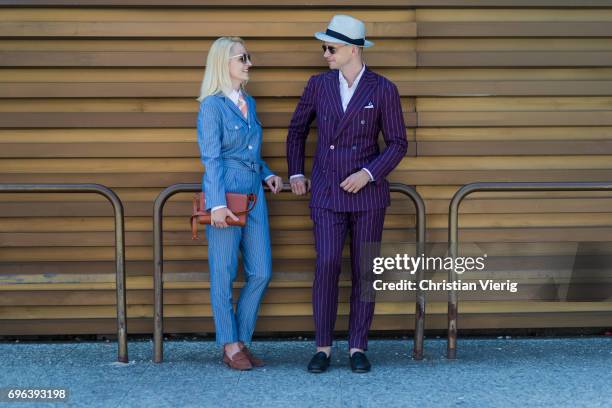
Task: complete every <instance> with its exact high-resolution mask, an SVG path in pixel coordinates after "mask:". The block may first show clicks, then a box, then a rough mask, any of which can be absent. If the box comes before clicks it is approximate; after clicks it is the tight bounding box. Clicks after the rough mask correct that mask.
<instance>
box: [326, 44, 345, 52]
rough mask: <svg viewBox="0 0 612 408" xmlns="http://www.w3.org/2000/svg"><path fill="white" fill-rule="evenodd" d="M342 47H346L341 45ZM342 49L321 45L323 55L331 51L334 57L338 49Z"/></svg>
mask: <svg viewBox="0 0 612 408" xmlns="http://www.w3.org/2000/svg"><path fill="white" fill-rule="evenodd" d="M340 47H344V45H341V46H340ZM340 47H332V46H329V45H325V44H323V45H321V48H323V54H325V53H326V52H327V51H329V53H330V54H332V55H334V54H335V53H336V51H338V48H340Z"/></svg>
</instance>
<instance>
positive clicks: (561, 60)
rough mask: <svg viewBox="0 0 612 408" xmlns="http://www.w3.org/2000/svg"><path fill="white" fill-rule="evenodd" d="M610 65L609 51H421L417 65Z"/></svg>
mask: <svg viewBox="0 0 612 408" xmlns="http://www.w3.org/2000/svg"><path fill="white" fill-rule="evenodd" d="M610 66H612V52H610V51H457V52H452V51H450V52H446V51H439V52H434V51H432V52H427V51H422V52H419V53H418V54H417V67H551V68H552V67H610Z"/></svg>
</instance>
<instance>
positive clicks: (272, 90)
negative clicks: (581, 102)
mask: <svg viewBox="0 0 612 408" xmlns="http://www.w3.org/2000/svg"><path fill="white" fill-rule="evenodd" d="M394 83H395V85H396V86H397V87H398V90H399V92H400V95H402V96H483V95H487V96H515V95H516V96H540V95H550V96H607V95H610V94H612V81H607V80H592V81H588V80H580V81H571V80H562V81H548V80H533V81H499V80H497V81H394ZM304 84H305V83H304V82H301V81H300V82H297V81H291V82H290V81H278V82H267V81H265V82H263V81H262V82H256V81H251V82H249V93H250V94H251V95H253V96H254V97H256V98H257V97H280V96H284V97H299V96H300V95H301V94H302V91H303V90H304ZM198 86H199V83H197V82H130V83H125V82H71V83H70V86H67V84H66V83H62V82H58V83H49V82H5V83H2V88H0V98H87V97H96V98H161V97H164V98H179V97H194V98H195V97H197V89H198Z"/></svg>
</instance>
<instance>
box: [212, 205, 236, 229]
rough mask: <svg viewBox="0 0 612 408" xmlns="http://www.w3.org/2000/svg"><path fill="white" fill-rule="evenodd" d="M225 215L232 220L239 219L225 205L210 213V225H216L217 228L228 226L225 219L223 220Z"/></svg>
mask: <svg viewBox="0 0 612 408" xmlns="http://www.w3.org/2000/svg"><path fill="white" fill-rule="evenodd" d="M227 217H230V218H231V219H232V220H234V221H238V220H239V218H238V217H236V216H235V215H234V213H233V212H232V210H230V209H229V208H227V207H224V208H217V209H216V210H215V211H213V212H212V214H211V215H210V220H211V224H212V226H213V227H217V228H227V227H228V226H229V225H228V224H227V221H226V220H225V219H226V218H227Z"/></svg>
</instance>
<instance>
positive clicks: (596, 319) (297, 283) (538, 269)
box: [0, 0, 612, 335]
mask: <svg viewBox="0 0 612 408" xmlns="http://www.w3.org/2000/svg"><path fill="white" fill-rule="evenodd" d="M336 13H350V14H352V15H354V16H356V17H358V18H361V19H363V20H364V21H366V22H367V25H368V32H369V35H370V37H372V38H373V40H374V41H375V42H376V46H375V47H374V48H372V49H371V50H367V51H366V61H367V63H368V64H369V65H370V66H371V67H372V68H373V69H375V70H376V71H377V72H380V73H381V74H383V75H385V76H387V77H388V78H390V79H391V80H393V81H394V82H395V83H396V84H397V85H398V87H399V89H400V93H401V95H402V104H403V108H404V116H405V119H406V123H407V129H406V134H407V137H408V139H409V141H410V150H409V152H408V154H407V156H406V158H405V159H404V160H403V161H402V163H401V164H400V165H399V167H398V168H397V170H396V171H394V172H393V173H392V175H391V176H390V180H392V181H399V182H404V183H408V184H413V185H416V186H417V188H418V190H419V192H420V193H421V194H422V195H423V197H424V198H425V199H426V202H427V209H428V215H427V217H428V219H427V222H428V227H429V228H428V237H429V240H430V241H431V242H432V243H434V248H433V250H434V252H437V253H440V254H442V253H443V251H444V248H445V244H444V243H445V242H446V226H447V211H448V203H449V200H450V197H451V196H452V194H453V193H454V191H456V190H457V188H458V187H459V186H460V185H462V184H464V183H469V182H474V181H564V180H568V181H569V180H571V181H610V180H612V41H610V39H611V38H610V37H612V1H604V0H600V1H582V2H577V1H570V0H557V1H553V0H533V1H504V0H487V1H473V0H446V1H444V0H439V1H412V0H404V1H395V0H388V1H383V2H367V1H361V0H352V1H343V2H337V4H336V5H335V6H334V5H333V4H331V5H330V2H327V1H309V2H304V1H298V0H291V1H286V2H283V7H282V8H281V7H278V3H277V2H270V1H263V0H243V1H238V0H229V1H227V2H225V3H224V6H223V7H219V6H218V2H211V1H203V0H197V1H196V0H177V1H173V2H168V1H164V0H148V1H146V2H145V1H140V0H129V1H118V0H96V1H88V2H83V1H73V0H55V1H44V0H40V1H37V0H20V1H1V2H0V183H15V182H16V183H21V182H24V183H36V182H94V183H102V184H105V185H107V186H109V187H111V188H113V189H114V190H115V191H116V192H117V193H118V194H119V196H120V197H121V199H122V200H123V202H124V205H125V210H126V216H127V218H126V228H127V234H126V240H127V248H126V254H127V272H128V285H127V286H128V304H129V307H128V314H129V317H130V321H129V331H130V332H132V333H137V332H141V333H143V332H151V329H152V322H151V316H152V290H151V289H152V277H151V276H152V250H151V242H152V237H151V231H152V220H151V215H152V203H153V200H154V199H155V197H156V196H157V194H158V193H159V192H160V191H161V190H162V189H163V188H164V187H166V186H168V185H170V184H172V183H177V182H199V181H200V178H201V172H202V167H201V165H200V162H199V157H198V149H197V144H196V134H195V119H196V112H197V102H196V101H195V97H196V96H197V92H198V90H199V84H200V80H201V78H202V74H203V65H204V62H205V59H206V50H207V49H208V48H209V46H210V44H211V42H212V41H214V39H215V38H216V37H218V36H221V35H232V34H233V35H240V36H243V37H244V38H245V39H246V41H247V44H248V47H249V49H250V51H251V52H252V53H253V54H254V56H255V65H256V66H255V68H254V69H253V70H252V80H251V82H250V83H249V86H248V88H249V91H250V92H251V93H252V94H253V95H254V96H255V97H256V98H257V101H258V108H259V115H260V117H261V118H262V121H263V123H264V126H265V134H264V138H265V141H264V149H263V152H264V155H265V159H266V160H267V162H268V163H269V164H270V166H271V167H272V168H273V169H274V170H275V171H277V172H278V173H279V174H281V175H283V176H284V177H286V162H285V157H284V155H285V147H284V141H285V136H286V128H287V124H288V122H289V120H290V117H291V113H292V112H293V109H294V107H295V104H296V102H297V99H298V98H299V96H300V94H301V91H302V89H303V87H304V84H305V81H306V80H307V79H308V77H309V76H310V75H312V74H313V73H317V72H320V71H321V70H324V69H325V68H326V66H325V64H324V61H323V59H322V58H321V55H320V52H319V51H317V50H318V48H317V47H318V43H317V41H316V40H315V39H314V38H313V37H312V33H313V32H315V31H318V30H321V29H324V28H325V26H326V23H327V22H328V21H329V19H330V17H331V16H332V15H333V14H336ZM315 143H316V130H314V129H313V131H312V133H311V137H310V139H309V141H308V154H309V156H312V153H313V151H314V146H315ZM311 161H312V159H311V157H310V158H309V160H307V163H308V164H310V163H311ZM268 199H269V206H270V212H271V215H272V217H271V226H272V229H273V234H272V237H273V238H272V245H273V257H274V279H273V282H272V284H271V287H270V289H269V291H268V293H267V295H266V297H265V300H264V304H263V305H262V310H261V318H260V320H259V322H258V330H259V331H263V332H281V331H282V332H286V331H294V330H300V331H302V330H312V321H311V320H312V319H311V317H310V315H311V306H310V303H309V302H310V287H311V279H312V274H313V268H314V257H315V253H314V249H313V238H312V233H311V224H310V219H309V216H308V207H307V201H306V200H305V199H297V198H294V197H292V196H290V195H288V194H283V195H280V196H278V197H271V196H270V197H269V198H268ZM611 209H612V195H611V194H607V193H572V192H564V193H530V194H528V193H521V194H501V193H495V194H492V193H489V194H479V195H477V196H474V197H473V198H472V199H469V200H467V201H466V202H465V203H464V204H463V206H462V214H463V215H462V216H461V227H462V230H461V239H462V241H463V242H466V243H469V244H467V245H466V247H465V248H464V251H465V253H473V254H480V253H482V252H486V253H487V254H488V256H489V261H488V268H487V271H486V273H483V274H481V275H472V276H468V275H466V276H465V279H478V278H480V277H487V278H495V279H501V280H504V279H506V278H507V279H512V280H515V281H518V282H519V284H520V286H519V288H520V290H519V292H518V293H516V294H512V293H494V292H485V293H483V292H479V293H466V294H463V295H461V299H463V301H462V303H461V305H460V306H461V307H460V308H461V310H460V312H461V318H460V327H461V328H511V327H513V328H514V327H583V326H593V327H599V326H610V325H612V299H611V298H610V293H611V292H612V268H611V267H610V265H612V262H611V260H612V256H611V254H612V246H611V245H610V244H609V241H612V211H611ZM189 211H190V195H189V194H183V195H178V196H176V197H175V198H173V199H172V200H171V201H170V202H169V203H168V205H167V208H166V212H165V215H166V218H165V223H164V226H165V230H166V234H165V252H164V254H165V259H166V261H167V264H166V271H167V280H168V282H167V284H166V295H165V302H166V309H165V310H166V314H167V316H168V323H167V326H166V327H167V328H168V330H169V331H174V332H203V331H212V330H213V325H212V319H211V309H210V302H209V297H208V287H209V286H208V266H207V263H206V259H207V251H206V244H205V242H200V243H194V242H192V241H191V240H190V235H189V232H188V228H187V222H186V216H188V214H189ZM0 214H1V218H0V270H1V274H0V293H1V295H0V335H19V334H24V335H25V334H66V333H75V334H76V333H112V332H113V331H114V330H115V327H114V321H113V317H114V315H115V306H114V304H115V297H114V296H115V295H114V291H113V288H114V284H113V280H114V277H113V273H114V271H113V262H112V261H113V256H114V248H113V239H114V238H113V218H112V211H111V209H110V206H109V205H108V203H106V202H105V201H104V200H103V199H101V198H100V197H97V196H92V195H79V196H71V197H67V196H66V195H59V194H51V195H46V196H44V197H39V196H36V195H34V194H4V195H1V196H0ZM414 223H415V219H414V209H413V208H412V206H411V204H410V203H409V202H408V201H407V200H406V199H405V198H403V197H402V196H400V195H396V194H394V195H393V204H392V205H391V207H390V208H389V211H388V217H387V220H386V229H385V234H384V239H385V242H386V243H389V245H390V248H387V250H392V249H394V248H399V249H401V250H402V251H408V252H410V253H412V252H413V251H414V246H413V245H412V244H410V243H411V242H413V241H414ZM402 242H404V243H407V244H405V245H402V244H400V243H402ZM394 245H395V246H394ZM346 255H347V259H346V260H345V264H344V269H345V272H344V274H343V277H342V283H341V285H342V290H341V295H340V296H341V300H340V301H341V306H340V318H339V325H338V328H339V329H346V326H347V314H348V294H349V286H350V281H349V276H348V274H347V272H348V250H347V252H346ZM589 257H590V258H589ZM431 277H432V278H433V279H436V280H442V279H444V278H445V276H444V274H442V273H434V274H432V275H431ZM238 286H240V284H239V285H238ZM237 290H238V288H237ZM413 301H414V297H413V296H412V295H407V296H389V295H385V296H383V298H382V299H379V302H378V303H377V309H376V311H377V316H376V318H375V322H374V328H375V329H379V330H389V329H392V330H402V329H411V328H412V327H413V324H414V314H413V313H414V306H413ZM428 301H429V303H428V307H427V312H428V320H427V327H428V328H443V327H445V324H446V323H445V313H446V304H445V301H446V296H445V293H441V292H431V293H430V294H429V297H428Z"/></svg>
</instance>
